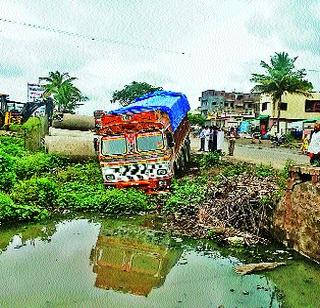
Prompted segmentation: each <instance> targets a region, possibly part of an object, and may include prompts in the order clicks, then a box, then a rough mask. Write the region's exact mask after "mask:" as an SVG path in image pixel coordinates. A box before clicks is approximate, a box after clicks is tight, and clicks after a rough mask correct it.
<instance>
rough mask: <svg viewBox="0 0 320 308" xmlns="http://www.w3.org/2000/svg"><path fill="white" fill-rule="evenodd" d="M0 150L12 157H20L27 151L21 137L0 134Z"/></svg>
mask: <svg viewBox="0 0 320 308" xmlns="http://www.w3.org/2000/svg"><path fill="white" fill-rule="evenodd" d="M0 150H2V151H3V152H5V153H6V154H8V155H10V156H13V157H20V156H23V155H25V154H26V153H27V151H26V150H25V149H24V141H23V139H22V138H18V137H11V136H1V138H0Z"/></svg>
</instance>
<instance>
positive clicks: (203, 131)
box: [199, 126, 205, 151]
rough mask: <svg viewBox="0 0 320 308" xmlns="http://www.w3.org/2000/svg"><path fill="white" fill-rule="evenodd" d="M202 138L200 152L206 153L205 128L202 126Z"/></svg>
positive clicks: (200, 136) (200, 135)
mask: <svg viewBox="0 0 320 308" xmlns="http://www.w3.org/2000/svg"><path fill="white" fill-rule="evenodd" d="M199 138H200V150H199V151H204V139H205V127H204V126H202V127H201V130H200V134H199Z"/></svg>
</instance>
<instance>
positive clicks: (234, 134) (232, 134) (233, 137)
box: [228, 127, 237, 156]
mask: <svg viewBox="0 0 320 308" xmlns="http://www.w3.org/2000/svg"><path fill="white" fill-rule="evenodd" d="M236 138H237V132H236V130H235V129H234V127H231V129H230V131H229V134H228V139H229V147H228V151H229V156H233V152H234V147H235V143H236Z"/></svg>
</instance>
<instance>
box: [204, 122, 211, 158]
mask: <svg viewBox="0 0 320 308" xmlns="http://www.w3.org/2000/svg"><path fill="white" fill-rule="evenodd" d="M209 139H210V128H209V127H208V126H206V128H205V130H204V150H205V152H208V151H209Z"/></svg>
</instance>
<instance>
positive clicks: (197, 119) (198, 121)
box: [188, 112, 206, 126]
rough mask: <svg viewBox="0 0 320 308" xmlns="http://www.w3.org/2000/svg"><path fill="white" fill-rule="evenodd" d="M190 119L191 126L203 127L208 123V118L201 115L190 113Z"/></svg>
mask: <svg viewBox="0 0 320 308" xmlns="http://www.w3.org/2000/svg"><path fill="white" fill-rule="evenodd" d="M188 119H189V121H190V124H191V125H199V126H203V125H204V124H205V123H206V118H205V117H204V116H203V115H201V114H192V113H190V112H189V113H188Z"/></svg>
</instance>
